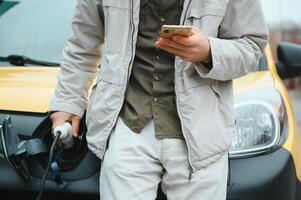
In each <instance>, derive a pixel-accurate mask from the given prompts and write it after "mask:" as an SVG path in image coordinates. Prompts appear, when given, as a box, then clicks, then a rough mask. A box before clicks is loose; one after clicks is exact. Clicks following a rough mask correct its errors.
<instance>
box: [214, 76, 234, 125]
mask: <svg viewBox="0 0 301 200" xmlns="http://www.w3.org/2000/svg"><path fill="white" fill-rule="evenodd" d="M210 89H211V90H212V92H213V93H214V95H215V96H216V97H217V98H218V99H219V102H220V103H219V110H220V113H221V115H222V117H223V118H224V121H225V124H226V126H228V127H229V126H234V125H235V110H234V104H233V98H234V96H233V86H232V81H231V80H229V81H217V80H213V81H212V83H211V85H210Z"/></svg>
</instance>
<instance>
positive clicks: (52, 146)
mask: <svg viewBox="0 0 301 200" xmlns="http://www.w3.org/2000/svg"><path fill="white" fill-rule="evenodd" d="M60 136H61V132H58V133H57V135H56V136H55V137H54V139H53V142H52V145H51V148H50V153H49V158H48V164H47V167H46V169H45V173H44V175H43V177H42V180H41V183H40V191H39V194H38V196H37V198H36V200H41V199H42V197H43V192H44V186H45V180H46V177H47V175H48V172H49V169H50V166H51V163H52V160H53V156H54V150H55V147H56V143H57V141H58V139H59V138H60Z"/></svg>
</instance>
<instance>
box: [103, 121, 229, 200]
mask: <svg viewBox="0 0 301 200" xmlns="http://www.w3.org/2000/svg"><path fill="white" fill-rule="evenodd" d="M189 173H190V170H189V164H188V159H187V147H186V143H185V140H183V139H157V138H155V130H154V122H153V120H151V121H150V122H149V123H148V124H147V125H146V127H144V129H143V130H142V132H141V133H139V134H137V133H134V132H132V131H131V130H130V129H129V128H128V127H127V126H126V125H125V124H124V123H123V121H122V119H121V118H120V117H119V118H118V120H117V123H116V126H115V128H114V129H113V130H112V133H111V136H110V139H109V144H108V148H107V151H106V153H105V156H104V159H103V161H102V167H101V172H100V199H101V200H155V199H156V196H157V189H158V184H159V183H160V182H161V189H162V191H163V192H164V193H165V194H166V196H167V199H168V200H225V199H226V188H227V174H228V155H227V154H225V155H224V156H223V157H222V158H221V159H220V160H218V161H217V162H215V163H213V164H211V165H209V166H208V167H207V168H204V169H201V170H199V171H197V172H194V173H192V176H191V179H190V181H189Z"/></svg>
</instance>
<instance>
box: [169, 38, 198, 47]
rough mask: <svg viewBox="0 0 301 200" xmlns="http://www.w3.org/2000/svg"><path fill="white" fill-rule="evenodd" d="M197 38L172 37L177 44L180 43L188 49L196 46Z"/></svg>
mask: <svg viewBox="0 0 301 200" xmlns="http://www.w3.org/2000/svg"><path fill="white" fill-rule="evenodd" d="M194 37H195V36H194V35H192V36H189V37H184V36H180V35H175V36H173V37H172V40H173V41H174V42H176V43H178V44H179V45H182V46H185V47H186V48H187V47H193V46H195V45H196V40H195V38H194Z"/></svg>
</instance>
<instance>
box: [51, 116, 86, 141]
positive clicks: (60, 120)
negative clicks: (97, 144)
mask: <svg viewBox="0 0 301 200" xmlns="http://www.w3.org/2000/svg"><path fill="white" fill-rule="evenodd" d="M50 120H51V122H52V128H51V132H52V134H53V131H54V128H55V127H57V126H60V125H63V124H64V123H65V122H66V121H70V122H71V124H72V135H73V137H78V131H79V124H80V120H81V118H80V117H79V116H77V115H74V114H72V113H68V112H62V111H57V112H54V113H52V114H51V115H50Z"/></svg>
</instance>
